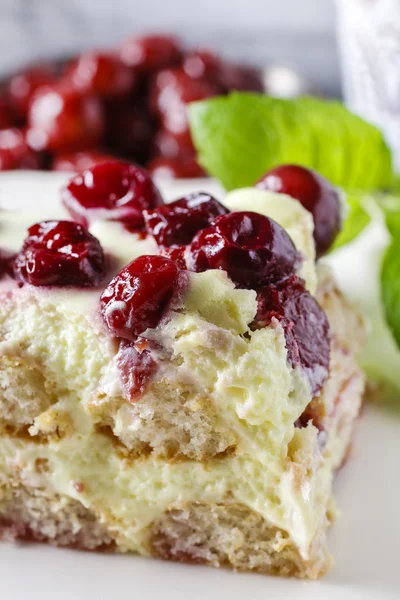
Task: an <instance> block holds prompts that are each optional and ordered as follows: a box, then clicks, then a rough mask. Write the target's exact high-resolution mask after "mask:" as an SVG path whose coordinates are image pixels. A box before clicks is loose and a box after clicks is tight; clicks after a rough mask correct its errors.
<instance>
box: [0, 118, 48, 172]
mask: <svg viewBox="0 0 400 600" xmlns="http://www.w3.org/2000/svg"><path fill="white" fill-rule="evenodd" d="M40 162H41V161H40V157H39V155H38V154H35V152H33V151H32V150H31V149H30V148H29V147H28V145H27V143H26V141H25V136H24V134H23V132H22V131H21V130H20V129H16V128H12V129H1V130H0V171H6V170H10V169H39V168H40Z"/></svg>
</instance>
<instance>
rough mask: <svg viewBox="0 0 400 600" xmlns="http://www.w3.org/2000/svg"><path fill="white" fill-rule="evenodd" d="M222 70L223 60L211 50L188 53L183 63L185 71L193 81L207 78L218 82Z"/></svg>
mask: <svg viewBox="0 0 400 600" xmlns="http://www.w3.org/2000/svg"><path fill="white" fill-rule="evenodd" d="M220 68H221V59H220V58H219V56H218V55H217V54H215V52H213V51H212V50H209V49H199V50H196V51H195V52H188V53H187V54H186V56H185V58H184V61H183V70H184V71H185V73H187V74H188V75H189V77H192V78H193V79H201V78H206V79H208V80H211V81H213V80H214V81H217V80H218V77H219V72H220Z"/></svg>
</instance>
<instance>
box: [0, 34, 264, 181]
mask: <svg viewBox="0 0 400 600" xmlns="http://www.w3.org/2000/svg"><path fill="white" fill-rule="evenodd" d="M231 90H242V91H244V90H249V91H263V82H262V74H261V72H260V71H258V70H257V69H254V68H252V67H249V66H241V65H237V64H232V63H230V62H228V61H226V60H224V59H222V58H221V57H220V56H218V55H217V54H216V53H214V52H213V51H212V50H209V49H196V50H186V49H185V48H183V46H182V44H181V43H180V42H179V40H178V39H176V38H175V37H172V36H168V35H146V36H141V37H131V38H129V39H127V40H125V41H124V42H123V43H122V44H121V45H120V46H119V47H118V48H114V49H113V50H112V51H109V50H106V51H104V50H88V51H85V52H83V53H82V54H80V55H79V56H77V57H73V58H71V59H69V60H66V61H63V62H62V63H61V64H60V62H58V63H40V64H39V63H38V64H34V65H30V66H28V67H26V68H25V69H23V70H21V71H19V72H17V73H13V74H11V75H10V76H9V77H8V78H7V80H6V81H4V84H3V86H2V89H1V92H0V170H10V169H47V170H48V169H50V170H61V171H82V170H83V169H87V168H90V167H91V166H93V165H95V164H98V163H101V162H104V161H105V160H110V158H112V157H117V158H120V159H123V160H127V161H132V162H135V163H138V164H140V165H143V166H145V167H146V168H147V169H148V171H149V172H150V173H151V174H152V175H162V176H165V177H170V178H178V177H179V178H190V177H199V176H202V175H204V172H203V170H202V169H201V167H200V166H199V165H198V164H197V162H196V155H195V150H194V147H193V144H192V140H191V136H190V131H189V127H188V123H187V117H186V106H187V104H188V103H189V102H193V101H196V100H202V99H204V98H209V97H212V96H217V95H223V94H227V93H229V92H230V91H231Z"/></svg>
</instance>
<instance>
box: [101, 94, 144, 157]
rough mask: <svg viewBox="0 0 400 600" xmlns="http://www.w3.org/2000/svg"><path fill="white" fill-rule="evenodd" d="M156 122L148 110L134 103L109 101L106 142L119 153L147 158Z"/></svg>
mask: <svg viewBox="0 0 400 600" xmlns="http://www.w3.org/2000/svg"><path fill="white" fill-rule="evenodd" d="M153 130H154V123H153V119H152V117H151V116H150V115H149V114H148V112H147V111H146V110H145V109H143V108H141V107H138V106H136V105H135V106H132V103H126V102H125V103H121V102H119V103H109V104H108V106H107V110H106V143H107V145H108V146H109V147H110V148H112V149H113V150H115V151H116V152H117V153H119V154H121V155H124V156H130V157H135V158H136V159H137V160H138V159H140V161H142V160H143V159H144V160H147V158H148V155H149V150H150V142H151V139H152V136H153Z"/></svg>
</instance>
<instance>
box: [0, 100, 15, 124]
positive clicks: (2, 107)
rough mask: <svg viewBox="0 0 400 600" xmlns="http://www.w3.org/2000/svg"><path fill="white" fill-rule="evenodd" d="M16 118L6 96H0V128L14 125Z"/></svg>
mask: <svg viewBox="0 0 400 600" xmlns="http://www.w3.org/2000/svg"><path fill="white" fill-rule="evenodd" d="M15 123H16V120H15V116H14V113H13V111H12V109H11V105H10V101H9V99H8V98H7V96H5V95H4V96H0V129H7V128H9V127H12V126H13V125H15Z"/></svg>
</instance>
